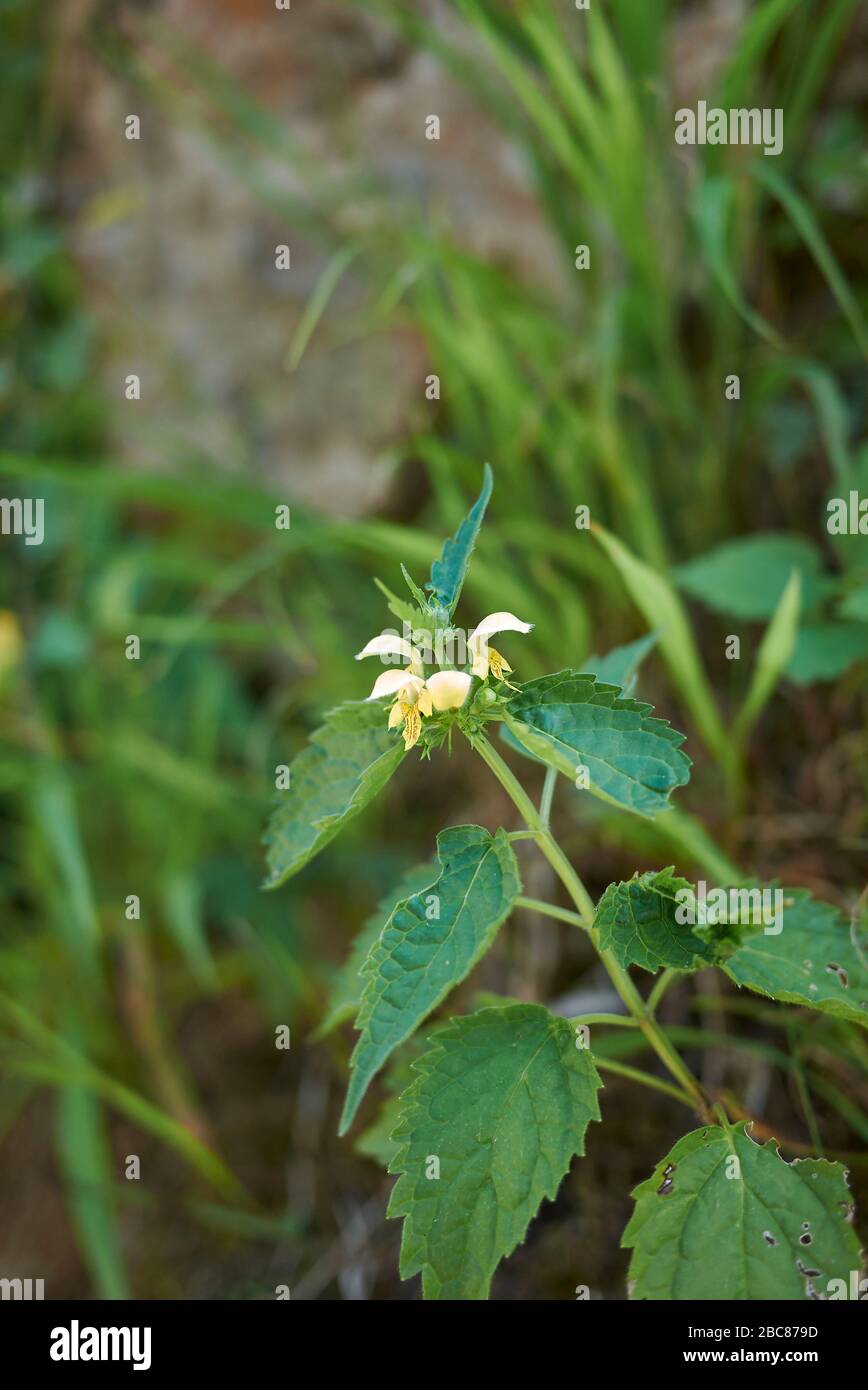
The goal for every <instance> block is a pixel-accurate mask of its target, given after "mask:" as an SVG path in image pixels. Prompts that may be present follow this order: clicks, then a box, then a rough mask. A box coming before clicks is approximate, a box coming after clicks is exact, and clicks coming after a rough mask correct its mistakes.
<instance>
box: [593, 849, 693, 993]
mask: <svg viewBox="0 0 868 1390" xmlns="http://www.w3.org/2000/svg"><path fill="white" fill-rule="evenodd" d="M682 890H686V891H687V892H689V893H690V894H691V895H692V894H693V887H692V885H691V884H690V883H688V882H687V880H686V879H683V878H678V876H677V875H676V874H675V871H674V869H673V868H671V867H670V868H668V869H661V870H660V871H659V872H657V873H655V872H654V871H653V870H652V871H650V872H649V873H645V874H642V875H641V876H639V877H638V878H631V879H628V881H627V882H626V883H610V884H609V887H608V888H607V889H606V891H605V893H604V894H603V896H602V897H601V899H600V901H599V903H598V904H597V913H596V916H595V918H594V926H595V927H596V928H597V929H598V931H599V933H600V948H601V950H604V951H611V952H612V954H613V955H614V957H615V959H616V960H617V962H618V964H619V965H623V966H628V965H641V966H642V969H643V970H650V971H651V973H652V975H653V974H656V972H657V971H658V970H659V969H660V968H661V966H670V967H672V968H673V969H675V970H694V969H696V968H697V967H698V966H700V965H702V964H703V962H707V961H709V960H711V959H712V957H713V951H712V947H711V946H710V945H709V944H708V942H706V941H703V940H702V939H701V938H700V937H698V936H697V935H696V934H695V933H694V932H693V931H691V929H690V926H689V925H688V924H687V923H679V922H678V921H677V919H676V915H675V914H676V912H677V910H678V901H677V898H676V894H677V893H679V892H680V891H682Z"/></svg>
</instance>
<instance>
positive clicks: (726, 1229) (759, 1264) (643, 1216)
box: [621, 1124, 860, 1301]
mask: <svg viewBox="0 0 868 1390" xmlns="http://www.w3.org/2000/svg"><path fill="white" fill-rule="evenodd" d="M633 1198H634V1200H635V1202H636V1209H635V1211H634V1212H633V1215H632V1217H631V1218H630V1222H629V1224H628V1226H627V1229H626V1231H625V1232H624V1236H623V1239H622V1241H621V1244H622V1245H623V1246H625V1247H626V1248H627V1249H631V1250H632V1251H633V1254H632V1257H631V1259H630V1273H629V1279H630V1296H631V1298H650V1299H676V1300H678V1301H681V1300H689V1299H697V1300H703V1301H704V1300H713V1301H718V1300H724V1301H725V1300H734V1299H775V1300H779V1299H793V1300H798V1299H813V1298H823V1297H828V1296H829V1291H830V1280H833V1279H843V1280H846V1281H848V1283H849V1278H850V1271H851V1270H854V1269H856V1270H857V1269H858V1268H859V1265H860V1251H859V1241H858V1239H857V1237H856V1235H855V1233H854V1231H853V1228H852V1226H851V1225H850V1217H851V1216H852V1196H851V1193H850V1189H849V1187H848V1186H847V1171H846V1169H845V1168H844V1167H842V1165H841V1164H840V1163H828V1162H827V1161H826V1160H825V1159H819V1158H804V1159H796V1160H795V1162H793V1163H786V1162H785V1161H784V1160H783V1159H782V1158H781V1156H780V1153H779V1152H778V1147H777V1143H776V1141H775V1140H774V1139H770V1140H769V1141H768V1143H766V1144H763V1145H759V1144H756V1143H755V1142H754V1141H753V1140H752V1139H751V1138H750V1137H749V1136H748V1134H747V1133H746V1130H745V1126H744V1125H743V1124H740V1125H736V1126H734V1127H733V1128H731V1129H730V1128H727V1129H723V1128H721V1127H720V1126H718V1125H711V1126H709V1127H708V1128H707V1129H695V1130H693V1131H692V1132H691V1133H690V1134H687V1135H685V1136H684V1138H683V1139H680V1140H679V1141H678V1143H677V1144H676V1145H675V1147H674V1149H672V1151H671V1153H670V1154H668V1156H667V1157H666V1158H664V1159H662V1160H661V1161H660V1163H658V1165H657V1167H656V1168H655V1170H654V1173H653V1175H652V1176H651V1177H650V1178H648V1180H647V1181H646V1182H643V1183H640V1185H639V1186H638V1187H637V1188H636V1189H635V1191H634V1192H633Z"/></svg>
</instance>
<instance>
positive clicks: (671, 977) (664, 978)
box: [645, 966, 681, 1014]
mask: <svg viewBox="0 0 868 1390" xmlns="http://www.w3.org/2000/svg"><path fill="white" fill-rule="evenodd" d="M680 974H681V971H680V970H673V969H672V967H671V966H670V967H668V968H667V969H666V970H664V971H663V974H662V975H658V977H657V979H656V980H655V981H654V988H653V989H652V990H651V993H650V994H649V995H648V1000H647V1003H646V1005H645V1007H646V1009H647V1010H648V1012H649V1014H655V1013H656V1012H657V1005H658V1004H659V1003H660V1000H661V999H662V998H663V996H664V994H665V993H666V991H667V989H668V988H669V986H670V985H671V984H672V983H673V981H675V980H677V979H678V976H679V975H680Z"/></svg>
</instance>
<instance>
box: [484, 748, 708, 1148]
mask: <svg viewBox="0 0 868 1390" xmlns="http://www.w3.org/2000/svg"><path fill="white" fill-rule="evenodd" d="M472 743H473V747H474V748H475V749H476V751H477V753H478V754H479V756H480V757H481V758H482V760H483V762H484V763H485V764H486V765H487V766H488V767H489V768H490V769H491V771H492V772H493V773H494V775H495V777H496V778H497V780H498V781H499V782H500V784H501V786H502V787H503V789H504V791H505V792H506V793H507V795H508V796H509V797H510V799H511V800H512V802H513V804H514V805H515V807H516V809H517V810H518V811H519V812H520V814H521V815H522V816H523V817H524V819H525V821H526V822H527V825H528V828H529V829H530V830H532V831H533V832H534V839H535V840H536V843H537V845H538V846H539V848H540V850H541V851H542V853H543V854H544V855H545V857H546V859H547V860H548V861H549V863H550V864H551V866H552V868H553V869H554V871H555V873H556V874H557V876H558V878H559V879H560V880H561V883H562V884H563V885H564V888H566V890H567V892H568V893H569V895H570V897H571V898H572V900H573V903H574V904H575V907H576V909H577V912H578V915H579V917H580V919H581V924H582V926H583V927H585V928H586V929H587V931H588V934H589V936H590V938H591V940H592V941H593V943H594V946H595V948H596V951H597V954H598V955H599V957H600V959H601V960H602V962H603V964H604V966H605V967H606V970H607V972H608V974H609V978H610V980H611V981H612V984H613V985H614V986H615V989H616V990H617V991H618V994H619V995H620V996H621V999H622V1000H623V1001H624V1003H625V1004H626V1005H627V1008H628V1009H629V1011H630V1013H631V1014H632V1015H633V1017H634V1018H635V1019H636V1022H637V1023H638V1025H639V1027H640V1028H641V1029H642V1032H643V1033H644V1035H645V1037H646V1039H647V1041H648V1043H649V1045H650V1046H651V1047H652V1048H653V1049H654V1051H655V1052H656V1053H657V1056H658V1057H659V1058H660V1060H661V1062H662V1063H663V1064H664V1066H665V1067H666V1068H667V1070H668V1071H669V1072H670V1074H671V1075H672V1076H673V1077H674V1078H675V1080H676V1081H677V1082H678V1084H679V1086H680V1087H681V1088H682V1089H683V1090H684V1091H685V1092H686V1094H687V1095H688V1096H689V1097H690V1101H691V1104H692V1105H693V1107H694V1109H695V1110H696V1113H697V1114H698V1115H699V1116H700V1118H701V1119H703V1120H706V1121H707V1120H708V1119H709V1117H710V1110H709V1103H708V1101H707V1099H706V1097H705V1095H704V1094H703V1091H702V1087H701V1086H700V1084H699V1082H698V1081H697V1080H696V1077H695V1076H694V1075H693V1073H692V1072H691V1071H690V1069H689V1067H687V1066H686V1064H685V1063H684V1061H683V1060H682V1058H681V1057H680V1055H679V1053H678V1052H676V1050H675V1048H674V1047H673V1046H672V1044H671V1043H670V1041H669V1039H668V1038H667V1037H665V1035H664V1034H663V1033H662V1031H661V1030H660V1028H658V1026H657V1024H656V1023H655V1021H654V1019H653V1017H652V1016H651V1014H650V1013H649V1011H648V1007H647V1005H646V1003H645V1000H644V999H643V998H642V996H641V994H640V993H639V991H638V990H637V988H636V986H635V985H634V984H633V981H632V980H631V979H630V976H629V975H628V974H627V971H626V970H624V969H623V968H622V966H620V965H619V964H618V962H617V961H616V960H615V958H614V956H613V955H612V953H611V952H610V951H603V950H601V949H600V943H599V936H598V933H597V932H596V930H595V928H594V902H593V899H592V898H591V896H590V894H589V893H588V890H587V888H586V887H585V885H584V884H583V883H582V880H581V879H580V878H579V876H578V874H577V873H576V871H575V869H574V868H573V866H572V864H571V863H570V861H569V859H568V858H567V856H566V855H565V854H564V852H563V850H562V849H561V847H560V845H559V844H558V842H557V840H555V838H554V836H553V835H552V832H551V830H550V829H549V827H548V826H547V825H546V824H545V822H544V821H543V820H542V817H541V816H540V813H539V812H538V811H537V808H536V806H534V804H533V802H532V801H531V799H530V797H529V796H528V794H527V792H526V791H525V789H524V787H523V786H522V785H521V783H520V782H519V780H518V778H517V777H516V776H515V774H514V773H513V771H512V769H511V768H510V767H509V766H508V765H507V763H505V762H504V760H503V758H502V757H501V756H500V754H499V753H498V752H497V750H496V749H495V748H494V747H493V746H492V744H490V743H489V741H488V739H487V738H486V737H485V735H484V734H479V735H477V736H476V737H475V738H474V739H472Z"/></svg>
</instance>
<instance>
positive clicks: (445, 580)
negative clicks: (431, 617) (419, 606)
mask: <svg viewBox="0 0 868 1390" xmlns="http://www.w3.org/2000/svg"><path fill="white" fill-rule="evenodd" d="M491 488H492V476H491V468H490V467H489V465H488V464H486V465H485V473H484V476H483V480H482V490H481V492H480V494H479V496H478V497H477V499H476V501H475V502H474V504H473V506H472V507H471V508H470V511H469V512H468V513H467V515H466V517H465V518H464V520H463V521H462V523H461V525H460V526H459V527H458V530H457V531H456V532H455V535H454V536H451V537H450V539H449V540H447V541H444V543H443V549H442V551H441V553H440V558H439V560H435V561H434V563H433V565H432V566H431V581H430V584H429V586H428V587H429V588H430V590H431V600H432V602H433V603H436V604H438V605H439V606H440V607H441V608H444V609H445V610H446V612H447V613H448V614H449V616H450V618H451V616H452V614H453V613H454V612H455V608H456V605H457V603H458V600H459V598H460V596H461V589H462V586H463V584H464V576H465V575H466V573H467V566H468V565H469V563H470V556H471V553H472V551H473V547H474V545H475V544H476V537H477V536H478V535H479V528H480V526H481V525H482V518H483V517H484V516H485V509H486V507H487V506H488V499H489V497H490V496H491Z"/></svg>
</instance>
